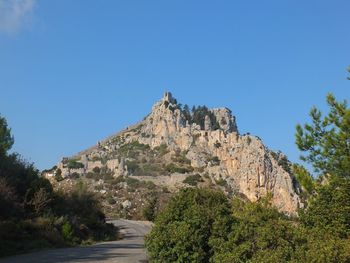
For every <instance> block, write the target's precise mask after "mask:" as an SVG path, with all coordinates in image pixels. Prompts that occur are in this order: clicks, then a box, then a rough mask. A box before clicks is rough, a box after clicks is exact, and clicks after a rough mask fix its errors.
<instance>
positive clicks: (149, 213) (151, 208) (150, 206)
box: [142, 196, 157, 221]
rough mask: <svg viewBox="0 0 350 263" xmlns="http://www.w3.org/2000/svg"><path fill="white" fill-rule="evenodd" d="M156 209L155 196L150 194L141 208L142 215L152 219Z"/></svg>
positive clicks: (149, 219)
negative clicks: (144, 205)
mask: <svg viewBox="0 0 350 263" xmlns="http://www.w3.org/2000/svg"><path fill="white" fill-rule="evenodd" d="M156 210H157V197H156V196H152V197H151V198H150V199H149V200H148V203H147V205H146V207H145V208H144V209H143V211H142V214H143V217H144V218H145V219H146V220H148V221H154V219H155V217H156V212H157V211H156Z"/></svg>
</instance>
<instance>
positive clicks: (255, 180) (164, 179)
mask: <svg viewBox="0 0 350 263" xmlns="http://www.w3.org/2000/svg"><path fill="white" fill-rule="evenodd" d="M201 109H202V108H201ZM198 112H199V111H198ZM203 112H204V114H205V116H202V115H198V116H199V117H198V118H197V117H195V116H194V112H192V113H190V112H188V110H187V111H186V109H184V107H182V106H181V105H180V104H178V103H177V101H176V99H175V98H174V97H173V96H172V94H171V93H170V92H166V93H165V94H164V96H163V98H162V99H161V100H160V101H158V102H157V103H156V104H155V105H154V106H153V107H152V111H151V113H150V114H149V115H148V116H147V117H145V118H144V119H143V121H141V122H139V123H138V124H136V125H133V126H130V127H128V128H126V129H125V130H123V131H121V132H119V133H118V134H116V135H113V136H111V137H109V138H107V139H106V140H104V141H101V142H99V143H98V144H97V145H96V146H94V147H92V148H90V149H88V150H85V151H83V152H80V153H78V154H77V155H75V156H73V157H71V158H64V159H63V160H62V161H61V162H60V163H59V164H58V166H57V168H56V169H52V170H50V171H46V172H45V173H44V174H45V176H47V177H51V178H53V177H54V176H55V175H57V172H58V171H60V175H61V176H62V178H69V177H72V175H73V174H74V175H75V176H77V175H78V176H84V175H86V174H88V173H93V172H94V171H95V172H96V169H97V168H96V167H98V168H99V169H105V170H106V171H108V172H110V174H112V175H113V177H115V178H118V177H128V176H130V177H131V176H132V177H133V178H137V179H140V178H141V179H145V176H148V177H147V178H149V180H151V181H152V182H154V183H155V184H158V185H165V186H168V187H170V188H172V189H173V190H174V189H175V190H176V189H178V188H179V187H183V186H186V184H184V183H182V182H183V180H184V179H186V177H187V176H189V175H190V174H193V173H196V174H198V175H200V176H201V177H202V178H206V179H205V180H206V181H209V182H210V183H211V184H214V185H219V186H225V187H224V188H225V190H226V191H227V192H228V193H229V194H231V195H240V196H242V197H244V198H247V199H249V200H251V201H256V200H258V199H260V198H261V197H264V196H266V195H267V194H271V198H272V203H273V204H274V205H275V206H276V207H277V208H278V209H279V210H280V211H283V212H285V213H288V214H295V213H296V210H297V209H298V208H299V207H300V206H302V203H301V201H300V198H299V192H300V189H299V186H298V184H297V182H296V180H295V179H294V177H293V176H292V175H291V174H290V171H289V170H288V161H287V159H286V157H285V156H284V155H283V154H281V153H275V152H273V151H271V150H269V149H268V148H267V147H266V146H264V144H263V143H262V141H261V140H260V139H259V138H258V137H255V136H252V135H248V134H245V135H241V134H239V132H238V129H237V125H236V120H235V117H234V116H233V115H232V112H231V110H229V109H227V108H215V109H208V110H207V109H206V108H205V109H204V108H203V109H202V111H201V114H203ZM195 114H197V112H196V113H195ZM198 114H199V113H198ZM195 118H197V119H195ZM198 120H199V121H198ZM135 147H136V148H135ZM135 149H136V150H135ZM162 149H163V150H162ZM131 153H133V154H131ZM141 156H142V158H141ZM157 156H158V157H159V158H158V157H157ZM156 157H157V158H156ZM72 160H73V161H72ZM180 166H181V167H180ZM135 167H136V168H135ZM131 168H133V169H131ZM146 168H147V169H146ZM94 169H95V170H94ZM150 175H151V176H150Z"/></svg>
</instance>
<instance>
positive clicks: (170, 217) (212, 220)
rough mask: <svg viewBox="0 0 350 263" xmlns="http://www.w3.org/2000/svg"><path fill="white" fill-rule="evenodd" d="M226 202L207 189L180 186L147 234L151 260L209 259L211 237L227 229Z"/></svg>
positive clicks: (228, 218) (228, 228) (227, 205)
mask: <svg viewBox="0 0 350 263" xmlns="http://www.w3.org/2000/svg"><path fill="white" fill-rule="evenodd" d="M230 225H231V217H230V209H229V203H228V200H227V199H226V197H225V196H224V194H222V193H220V192H216V191H213V190H208V189H196V188H193V189H192V188H191V189H183V190H181V191H180V193H179V194H177V195H176V196H174V197H173V198H172V199H171V200H170V202H169V204H168V206H167V207H166V208H165V210H163V211H162V212H161V213H160V214H159V215H158V216H157V218H156V220H155V226H154V227H153V229H152V231H151V233H150V234H149V235H148V236H147V237H146V247H147V249H148V252H149V255H150V256H151V262H164V263H165V262H209V259H210V258H211V256H212V254H213V248H212V246H211V245H210V239H211V238H213V237H215V236H216V235H219V236H220V235H221V234H222V233H225V232H226V233H228V232H229V231H230Z"/></svg>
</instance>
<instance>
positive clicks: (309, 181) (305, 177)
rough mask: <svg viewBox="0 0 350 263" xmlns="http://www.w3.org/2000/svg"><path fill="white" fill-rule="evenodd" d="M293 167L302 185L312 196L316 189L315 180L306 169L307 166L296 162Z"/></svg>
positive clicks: (294, 173)
mask: <svg viewBox="0 0 350 263" xmlns="http://www.w3.org/2000/svg"><path fill="white" fill-rule="evenodd" d="M292 168H293V175H294V176H295V177H296V179H297V181H298V182H299V184H300V185H301V187H302V190H303V191H304V192H306V194H307V195H308V196H310V195H311V194H312V193H313V192H314V190H315V182H314V179H313V178H312V176H311V174H310V173H309V172H308V171H307V170H306V169H305V167H303V166H301V165H298V164H294V165H293V167H292Z"/></svg>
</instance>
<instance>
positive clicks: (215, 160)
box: [207, 156, 220, 166]
mask: <svg viewBox="0 0 350 263" xmlns="http://www.w3.org/2000/svg"><path fill="white" fill-rule="evenodd" d="M207 162H208V163H209V162H210V164H211V165H212V166H216V165H220V159H219V157H217V156H212V157H209V158H208V159H207Z"/></svg>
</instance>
